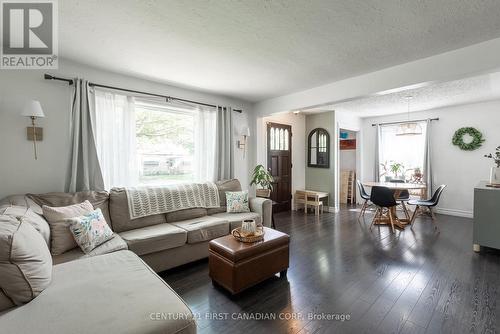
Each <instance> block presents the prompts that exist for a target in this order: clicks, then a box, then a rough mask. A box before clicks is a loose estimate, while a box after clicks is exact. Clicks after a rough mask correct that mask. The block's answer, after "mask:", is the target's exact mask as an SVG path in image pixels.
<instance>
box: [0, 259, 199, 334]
mask: <svg viewBox="0 0 500 334" xmlns="http://www.w3.org/2000/svg"><path fill="white" fill-rule="evenodd" d="M158 314H159V315H160V316H161V315H162V314H163V315H166V316H168V315H169V314H170V315H172V316H175V319H171V320H166V319H159V318H154V317H155V315H158ZM0 331H1V332H2V333H36V334H57V333H74V334H77V333H81V334H83V333H108V334H113V333H123V334H127V333H130V334H131V333H142V334H160V333H177V334H185V333H196V323H195V320H194V317H193V315H192V314H191V311H190V310H189V308H188V307H187V305H186V304H185V303H184V302H183V300H182V299H181V298H180V297H179V296H178V295H177V294H176V293H175V292H174V291H173V290H172V289H171V288H170V287H169V286H168V285H167V284H166V283H165V282H164V281H163V280H162V279H161V278H160V277H158V275H157V274H156V273H154V272H153V271H152V270H151V268H149V267H148V266H147V265H146V264H144V262H143V261H142V260H141V259H140V258H139V257H138V256H137V255H135V254H134V253H132V252H130V251H119V252H114V253H110V254H105V255H101V256H94V257H87V258H84V259H80V260H77V261H71V262H67V263H63V264H59V265H56V266H54V274H53V281H52V284H51V285H50V286H49V287H48V288H47V289H46V290H45V291H43V292H42V293H41V294H40V295H39V296H38V297H37V298H36V299H34V300H33V301H32V302H31V303H28V304H26V305H23V306H22V307H18V308H16V309H12V310H11V311H9V312H7V313H6V314H3V315H2V316H0Z"/></svg>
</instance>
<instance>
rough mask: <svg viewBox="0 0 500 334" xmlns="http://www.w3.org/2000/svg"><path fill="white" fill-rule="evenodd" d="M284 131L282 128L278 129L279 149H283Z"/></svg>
mask: <svg viewBox="0 0 500 334" xmlns="http://www.w3.org/2000/svg"><path fill="white" fill-rule="evenodd" d="M284 134H285V131H283V129H280V150H283V149H285V138H284Z"/></svg>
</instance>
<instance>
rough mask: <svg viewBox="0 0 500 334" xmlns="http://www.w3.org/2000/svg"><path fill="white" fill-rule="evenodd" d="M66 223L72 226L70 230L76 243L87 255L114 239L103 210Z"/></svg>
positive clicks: (97, 210) (71, 219)
mask: <svg viewBox="0 0 500 334" xmlns="http://www.w3.org/2000/svg"><path fill="white" fill-rule="evenodd" d="M66 221H68V222H69V224H70V226H69V229H70V231H71V233H72V234H73V237H74V238H75V241H76V243H77V244H78V246H80V248H81V249H82V250H83V252H84V253H85V254H87V253H89V252H90V251H92V250H93V249H94V248H96V247H97V246H99V245H101V244H103V243H105V242H106V241H108V240H109V239H111V238H112V237H113V231H111V229H110V228H109V225H108V223H107V222H106V219H104V216H103V214H102V211H101V209H96V210H94V211H92V212H90V213H88V214H86V215H83V216H80V217H76V218H70V219H67V220H66Z"/></svg>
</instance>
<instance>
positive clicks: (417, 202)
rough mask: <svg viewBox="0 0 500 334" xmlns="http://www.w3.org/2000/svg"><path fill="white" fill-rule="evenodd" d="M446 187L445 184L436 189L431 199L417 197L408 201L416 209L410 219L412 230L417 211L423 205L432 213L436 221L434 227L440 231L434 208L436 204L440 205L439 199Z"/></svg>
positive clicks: (433, 220)
mask: <svg viewBox="0 0 500 334" xmlns="http://www.w3.org/2000/svg"><path fill="white" fill-rule="evenodd" d="M444 188H446V185H445V184H442V185H440V186H439V187H438V188H437V189H436V191H435V192H434V194H433V195H432V197H431V198H430V199H427V200H421V199H415V200H410V201H408V204H410V205H415V211H414V212H413V215H412V217H411V221H410V224H411V225H410V226H411V229H412V230H413V223H414V222H415V218H416V216H417V212H418V211H419V209H420V208H421V207H426V208H427V209H428V210H429V212H430V214H431V220H432V222H433V223H434V228H435V229H436V230H437V231H439V227H438V225H437V223H436V216H434V212H433V211H432V210H433V208H434V207H435V206H436V205H438V203H439V199H440V198H441V194H442V193H443V190H444Z"/></svg>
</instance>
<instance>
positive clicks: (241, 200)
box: [226, 191, 250, 213]
mask: <svg viewBox="0 0 500 334" xmlns="http://www.w3.org/2000/svg"><path fill="white" fill-rule="evenodd" d="M226 204H227V212H231V213H238V212H250V207H249V205H248V191H226Z"/></svg>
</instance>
